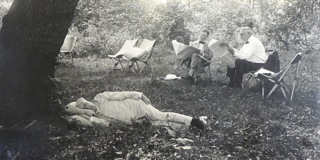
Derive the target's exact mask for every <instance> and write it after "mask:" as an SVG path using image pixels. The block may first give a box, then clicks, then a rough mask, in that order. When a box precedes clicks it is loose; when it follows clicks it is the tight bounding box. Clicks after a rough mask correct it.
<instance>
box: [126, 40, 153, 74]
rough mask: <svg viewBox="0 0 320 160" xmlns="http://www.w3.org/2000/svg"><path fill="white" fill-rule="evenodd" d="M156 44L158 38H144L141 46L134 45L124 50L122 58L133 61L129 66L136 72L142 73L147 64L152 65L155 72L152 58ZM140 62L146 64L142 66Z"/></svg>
mask: <svg viewBox="0 0 320 160" xmlns="http://www.w3.org/2000/svg"><path fill="white" fill-rule="evenodd" d="M155 44H156V40H148V39H143V40H142V42H141V44H140V46H139V47H134V48H132V49H131V50H127V51H125V52H124V54H123V56H122V58H123V59H124V60H127V61H131V64H130V65H129V68H130V69H131V70H132V71H133V72H134V73H135V74H136V73H137V71H138V72H139V74H140V73H141V72H142V71H143V70H144V68H145V67H146V66H150V68H151V72H153V70H152V65H151V60H150V58H151V55H152V51H153V49H154V46H155ZM138 62H142V63H143V64H144V66H143V67H142V68H140V66H139V64H138ZM133 66H135V68H133Z"/></svg>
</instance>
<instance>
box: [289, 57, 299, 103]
mask: <svg viewBox="0 0 320 160" xmlns="http://www.w3.org/2000/svg"><path fill="white" fill-rule="evenodd" d="M299 65H300V63H299V62H298V64H297V69H296V73H295V76H294V81H293V86H292V91H291V96H290V101H292V98H293V93H294V90H295V87H296V81H297V75H298V72H299Z"/></svg>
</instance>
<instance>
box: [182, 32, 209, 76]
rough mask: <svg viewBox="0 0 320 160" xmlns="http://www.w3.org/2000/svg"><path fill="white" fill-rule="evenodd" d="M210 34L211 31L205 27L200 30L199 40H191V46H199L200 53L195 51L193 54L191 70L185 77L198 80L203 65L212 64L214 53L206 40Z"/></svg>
mask: <svg viewBox="0 0 320 160" xmlns="http://www.w3.org/2000/svg"><path fill="white" fill-rule="evenodd" d="M209 34H210V33H209V31H208V30H206V29H204V30H202V31H201V32H200V34H199V37H198V40H197V41H194V42H191V44H190V46H192V47H195V48H198V49H199V50H200V53H193V54H192V55H191V62H190V70H189V72H188V74H187V76H186V77H184V78H186V79H193V80H194V81H196V80H197V78H198V77H199V72H200V69H201V66H203V65H204V64H206V63H209V64H210V60H211V58H212V57H213V53H212V51H211V50H210V49H209V47H208V42H206V40H207V38H208V36H209Z"/></svg>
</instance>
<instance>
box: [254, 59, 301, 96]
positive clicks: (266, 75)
mask: <svg viewBox="0 0 320 160" xmlns="http://www.w3.org/2000/svg"><path fill="white" fill-rule="evenodd" d="M301 58H302V53H297V54H296V55H295V56H294V58H293V59H292V60H291V61H290V63H289V64H288V65H287V66H285V67H284V68H283V69H282V70H280V71H279V72H276V73H274V72H272V71H269V70H266V69H260V70H258V71H257V72H256V73H255V75H257V77H258V78H259V79H260V80H261V82H262V97H263V98H264V96H265V95H264V91H265V86H264V83H266V82H270V83H272V89H271V90H270V91H269V93H268V94H267V97H266V98H268V97H269V96H270V95H271V94H272V93H274V91H275V90H276V89H278V88H280V90H281V92H282V94H283V96H284V97H285V98H288V96H287V93H290V91H289V89H288V87H287V85H286V83H285V82H284V80H283V78H284V77H285V76H286V75H287V73H288V71H289V70H290V69H291V68H292V66H293V65H296V70H295V73H294V74H295V75H294V81H293V85H292V90H291V96H290V100H292V98H293V94H294V91H295V86H296V81H297V76H298V70H299V64H300V63H299V62H300V60H301Z"/></svg>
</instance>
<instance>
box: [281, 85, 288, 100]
mask: <svg viewBox="0 0 320 160" xmlns="http://www.w3.org/2000/svg"><path fill="white" fill-rule="evenodd" d="M280 89H281V92H282V94H283V96H284V98H286V99H287V98H288V97H287V94H286V91H285V90H284V89H283V87H280Z"/></svg>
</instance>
